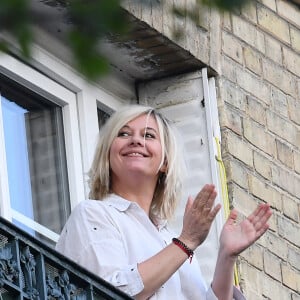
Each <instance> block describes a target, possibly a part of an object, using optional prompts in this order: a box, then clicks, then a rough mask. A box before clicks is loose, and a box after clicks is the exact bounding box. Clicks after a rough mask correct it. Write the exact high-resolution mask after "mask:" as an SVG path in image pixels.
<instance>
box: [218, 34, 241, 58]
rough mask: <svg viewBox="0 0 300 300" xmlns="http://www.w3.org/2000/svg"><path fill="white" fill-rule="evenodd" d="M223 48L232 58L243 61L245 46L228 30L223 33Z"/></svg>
mask: <svg viewBox="0 0 300 300" xmlns="http://www.w3.org/2000/svg"><path fill="white" fill-rule="evenodd" d="M222 50H223V51H224V53H225V54H226V55H227V56H229V57H230V58H232V59H234V60H235V61H237V62H238V63H239V64H242V63H243V48H242V46H241V42H240V41H239V40H237V39H236V38H235V37H234V36H232V35H230V34H229V33H227V32H224V33H223V35H222Z"/></svg>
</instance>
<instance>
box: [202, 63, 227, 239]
mask: <svg viewBox="0 0 300 300" xmlns="http://www.w3.org/2000/svg"><path fill="white" fill-rule="evenodd" d="M202 80H203V92H204V101H205V112H206V124H207V135H208V143H209V157H210V165H211V176H212V183H213V184H214V185H215V186H216V190H217V192H218V196H217V199H216V201H215V203H216V204H217V203H220V204H222V207H223V202H222V198H221V195H222V187H221V183H220V180H219V174H218V165H217V161H216V155H217V154H218V152H217V149H216V145H215V137H218V138H220V128H219V117H218V108H217V98H216V92H215V89H216V87H215V82H214V79H210V80H208V77H207V69H206V68H204V69H202ZM223 220H224V209H222V210H221V213H219V214H217V216H216V219H215V222H216V228H217V234H218V236H219V235H220V233H221V230H222V227H223Z"/></svg>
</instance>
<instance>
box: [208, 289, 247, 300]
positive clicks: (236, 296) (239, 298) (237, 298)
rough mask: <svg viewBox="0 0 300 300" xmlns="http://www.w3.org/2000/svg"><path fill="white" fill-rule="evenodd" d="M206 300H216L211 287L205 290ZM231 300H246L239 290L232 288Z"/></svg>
mask: <svg viewBox="0 0 300 300" xmlns="http://www.w3.org/2000/svg"><path fill="white" fill-rule="evenodd" d="M206 300H218V298H217V296H216V295H215V293H214V291H213V290H212V288H211V287H209V289H208V290H207V293H206ZM232 300H246V298H245V296H244V295H243V294H242V293H241V291H240V290H239V289H237V288H236V287H235V286H233V298H232Z"/></svg>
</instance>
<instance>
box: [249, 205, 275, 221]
mask: <svg viewBox="0 0 300 300" xmlns="http://www.w3.org/2000/svg"><path fill="white" fill-rule="evenodd" d="M269 208H270V205H269V204H259V205H258V206H257V208H256V209H255V210H254V212H253V213H252V214H251V215H250V216H248V218H247V219H248V220H249V221H250V222H251V223H253V222H255V221H257V220H258V219H260V218H261V217H262V216H263V215H264V214H265V212H266V210H268V209H269Z"/></svg>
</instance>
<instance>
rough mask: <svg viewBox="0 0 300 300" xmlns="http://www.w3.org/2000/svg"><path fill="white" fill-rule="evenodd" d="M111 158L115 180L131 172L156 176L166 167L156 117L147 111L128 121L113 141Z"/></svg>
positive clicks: (152, 177) (131, 173)
mask: <svg viewBox="0 0 300 300" xmlns="http://www.w3.org/2000/svg"><path fill="white" fill-rule="evenodd" d="M109 160H110V169H111V180H112V184H113V183H114V180H118V181H122V178H123V179H124V178H127V176H130V175H133V176H136V175H138V176H139V177H140V176H145V177H146V178H150V179H154V180H156V179H157V177H158V173H159V171H160V170H161V171H163V168H164V167H162V168H160V165H161V161H162V147H161V141H160V135H159V129H158V125H157V122H156V120H155V118H154V117H153V116H152V115H150V116H148V115H146V114H145V115H141V116H139V117H137V118H135V119H133V120H131V121H130V122H128V123H127V124H125V125H124V126H123V127H122V128H121V129H120V130H119V132H118V135H117V137H115V139H114V140H113V142H112V145H111V147H110V152H109ZM140 178H141V177H140Z"/></svg>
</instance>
